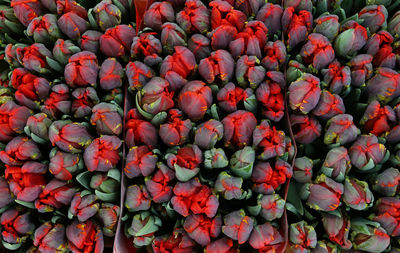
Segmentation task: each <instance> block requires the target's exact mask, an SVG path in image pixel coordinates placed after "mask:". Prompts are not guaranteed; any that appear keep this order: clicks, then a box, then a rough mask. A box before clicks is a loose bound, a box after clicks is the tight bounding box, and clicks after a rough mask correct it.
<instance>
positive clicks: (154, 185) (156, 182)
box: [145, 163, 175, 203]
mask: <svg viewBox="0 0 400 253" xmlns="http://www.w3.org/2000/svg"><path fill="white" fill-rule="evenodd" d="M157 167H158V170H157V171H156V173H154V175H153V176H152V177H151V178H147V179H145V184H146V188H147V191H148V192H149V193H150V195H151V198H152V200H153V201H154V202H155V203H164V202H167V201H169V200H170V199H171V197H172V195H173V193H172V188H173V186H172V185H171V184H172V183H173V180H174V179H175V173H174V171H173V170H170V169H169V168H168V167H167V166H166V165H165V164H163V163H158V164H157Z"/></svg>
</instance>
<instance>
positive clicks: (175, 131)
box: [159, 109, 222, 147]
mask: <svg viewBox="0 0 400 253" xmlns="http://www.w3.org/2000/svg"><path fill="white" fill-rule="evenodd" d="M221 125H222V124H221ZM191 129H192V122H191V121H190V119H186V120H184V119H183V114H182V112H181V111H179V110H178V109H170V110H169V111H168V118H167V122H166V123H164V124H161V125H160V130H159V135H160V137H161V139H162V140H163V142H164V143H165V144H166V145H168V146H170V147H171V146H178V145H182V144H184V143H185V142H186V141H187V139H188V136H189V133H190V130H191Z"/></svg>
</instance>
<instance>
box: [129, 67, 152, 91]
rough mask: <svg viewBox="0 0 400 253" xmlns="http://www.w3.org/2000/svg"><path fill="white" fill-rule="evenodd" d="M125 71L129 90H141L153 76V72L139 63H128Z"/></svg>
mask: <svg viewBox="0 0 400 253" xmlns="http://www.w3.org/2000/svg"><path fill="white" fill-rule="evenodd" d="M125 71H126V76H127V78H128V81H129V89H131V90H134V89H140V88H142V87H143V86H144V85H145V84H146V83H147V82H149V80H150V79H151V78H152V77H153V76H154V73H153V70H152V69H151V68H149V67H148V66H147V65H145V64H143V63H142V62H139V61H135V62H129V63H128V64H127V65H126V69H125Z"/></svg>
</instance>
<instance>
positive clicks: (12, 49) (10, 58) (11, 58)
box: [4, 43, 25, 68]
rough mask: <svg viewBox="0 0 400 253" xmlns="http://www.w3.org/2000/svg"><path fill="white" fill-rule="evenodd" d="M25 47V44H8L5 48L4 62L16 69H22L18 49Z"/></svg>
mask: <svg viewBox="0 0 400 253" xmlns="http://www.w3.org/2000/svg"><path fill="white" fill-rule="evenodd" d="M24 47H25V45H23V44H15V45H13V44H11V43H10V44H8V45H7V46H6V48H5V52H4V60H5V61H6V62H7V63H8V64H9V65H10V66H11V67H14V68H17V67H21V66H22V65H21V63H20V62H19V59H18V57H17V48H21V49H23V48H24Z"/></svg>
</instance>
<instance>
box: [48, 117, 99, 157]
mask: <svg viewBox="0 0 400 253" xmlns="http://www.w3.org/2000/svg"><path fill="white" fill-rule="evenodd" d="M49 139H50V141H51V144H52V145H53V146H55V145H57V147H58V148H60V149H61V150H63V151H65V152H70V153H81V152H82V151H83V149H85V148H86V147H87V146H89V144H90V143H91V142H92V136H91V135H90V134H89V133H88V130H87V127H86V125H85V124H82V123H77V122H74V123H73V122H72V121H71V120H59V121H54V122H53V124H51V126H50V128H49Z"/></svg>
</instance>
